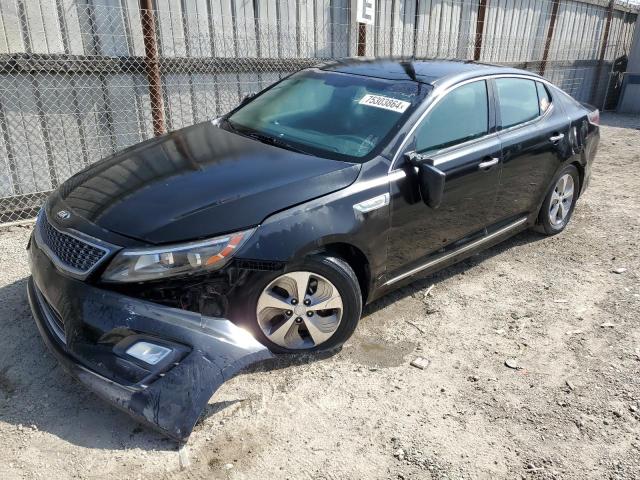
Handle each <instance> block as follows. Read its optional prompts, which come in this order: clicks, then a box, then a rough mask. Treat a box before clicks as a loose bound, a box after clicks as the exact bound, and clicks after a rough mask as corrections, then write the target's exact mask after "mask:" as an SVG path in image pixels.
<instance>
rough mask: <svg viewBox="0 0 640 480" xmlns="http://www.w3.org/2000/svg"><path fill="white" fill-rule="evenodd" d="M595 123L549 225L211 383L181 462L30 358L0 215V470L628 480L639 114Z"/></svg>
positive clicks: (637, 442)
mask: <svg viewBox="0 0 640 480" xmlns="http://www.w3.org/2000/svg"><path fill="white" fill-rule="evenodd" d="M603 123H604V125H605V126H604V127H603V128H602V141H601V147H600V152H599V154H598V158H597V161H596V165H595V169H594V173H593V179H592V183H591V186H590V188H589V190H588V191H587V193H586V194H585V195H584V196H583V197H582V198H581V199H580V202H579V203H578V207H577V209H576V211H575V214H574V217H573V220H572V222H571V224H570V225H569V227H568V228H567V230H566V231H565V232H564V233H563V234H561V235H559V236H556V237H552V238H544V237H540V236H538V235H536V234H534V233H530V232H525V233H523V234H520V235H518V236H516V237H514V238H513V239H511V240H509V241H507V242H506V243H504V244H502V245H500V246H498V247H495V248H492V249H490V250H488V251H486V252H484V253H481V254H479V255H476V256H474V257H472V258H470V259H468V260H466V261H464V262H462V263H461V264H458V265H457V266H454V267H452V268H448V269H446V270H444V271H442V272H440V273H439V274H437V275H434V276H432V277H430V278H427V279H425V280H422V281H419V282H417V283H415V284H413V285H411V286H409V287H407V288H404V289H403V290H401V291H398V292H396V293H394V294H392V295H390V296H388V297H385V298H383V299H382V300H381V301H378V302H376V303H375V304H374V305H372V306H370V307H369V308H367V311H366V312H365V315H364V318H363V319H362V321H361V323H360V326H359V328H358V329H357V331H356V334H355V336H354V337H353V338H352V339H351V340H350V341H349V342H348V343H347V344H346V345H345V347H344V348H343V349H342V351H341V352H339V353H337V354H335V355H333V356H330V357H324V358H319V357H318V356H308V357H306V356H305V357H295V358H288V359H286V360H285V359H281V360H278V361H277V362H274V363H272V364H269V365H266V366H262V367H259V368H256V369H254V370H252V371H250V372H247V373H245V374H243V375H241V376H239V377H236V378H235V379H233V380H231V381H230V382H228V383H226V384H225V385H224V386H223V387H222V388H221V389H220V390H219V391H218V392H217V393H216V394H215V396H214V397H213V398H212V399H211V401H210V404H209V408H208V411H207V414H206V416H205V418H204V420H202V421H201V422H200V423H199V425H198V426H197V427H196V430H195V431H194V433H193V435H192V436H191V439H190V441H189V444H188V447H187V449H186V450H185V451H183V452H182V453H183V454H184V455H183V456H182V458H184V459H186V461H185V462H183V464H182V465H181V462H180V455H178V453H177V449H176V446H175V444H173V443H172V442H170V441H167V440H165V439H163V438H162V437H160V436H159V435H157V434H155V433H153V432H151V431H148V430H146V429H144V428H142V427H140V426H139V425H137V424H135V423H134V422H132V421H131V420H130V419H129V418H128V417H126V416H125V415H124V414H121V413H120V412H118V411H116V410H114V409H113V408H111V407H109V406H107V405H106V404H104V403H102V402H101V401H100V400H99V399H97V398H96V397H95V396H94V395H93V394H91V393H89V392H87V391H86V390H84V389H83V388H81V387H80V386H79V385H77V384H76V383H75V382H74V381H72V380H71V379H69V378H68V377H67V376H66V375H65V374H64V372H63V371H62V370H61V368H60V367H58V366H57V364H56V362H55V361H54V360H53V359H52V357H51V356H50V355H49V354H48V353H47V351H46V350H45V348H44V346H43V344H42V341H41V340H40V338H39V336H38V333H37V331H36V328H35V325H34V322H33V320H32V318H31V314H30V312H29V308H28V306H27V300H26V294H25V287H26V277H27V274H28V272H27V265H26V258H25V252H24V245H25V243H26V241H27V237H28V234H29V227H10V228H5V229H3V230H2V231H0V261H1V264H2V269H1V270H0V332H1V334H0V478H3V479H4V478H7V479H12V478H23V477H25V478H105V477H116V476H117V477H118V478H138V477H140V478H171V479H174V478H175V479H192V478H202V477H207V478H228V479H269V480H271V479H274V478H291V479H302V478H314V479H344V478H354V479H355V478H358V479H359V478H384V479H426V478H509V479H512V478H523V479H529V478H532V479H539V478H575V479H582V478H594V479H595V478H597V479H602V478H620V479H622V478H640V403H639V402H640V375H639V374H640V329H639V328H638V321H639V317H640V282H639V281H638V278H639V274H640V256H639V251H640V249H639V243H640V174H639V173H638V172H639V171H640V117H638V116H635V117H629V116H627V117H625V116H619V115H605V116H603ZM621 268H625V269H626V271H624V273H614V272H613V270H614V269H621ZM432 285H433V288H432V289H431V290H430V292H429V288H430V287H431V286H432ZM418 356H420V357H424V358H425V359H427V360H428V365H427V366H426V368H425V369H419V368H416V367H413V366H411V365H410V362H411V361H412V360H414V359H415V358H416V357H418ZM505 362H507V363H509V364H510V365H511V366H512V367H516V368H509V367H508V366H507V365H506V364H505ZM187 463H188V465H187Z"/></svg>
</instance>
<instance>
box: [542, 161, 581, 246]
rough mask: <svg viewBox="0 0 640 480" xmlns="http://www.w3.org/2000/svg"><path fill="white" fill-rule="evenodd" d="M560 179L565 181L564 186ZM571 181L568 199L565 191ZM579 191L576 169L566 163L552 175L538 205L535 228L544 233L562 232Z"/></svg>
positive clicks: (578, 177)
mask: <svg viewBox="0 0 640 480" xmlns="http://www.w3.org/2000/svg"><path fill="white" fill-rule="evenodd" d="M569 178H570V179H569ZM562 180H565V182H566V183H565V184H564V187H563V186H562ZM571 183H572V187H573V188H572V195H571V198H570V201H569V198H567V192H568V186H569V185H570V184H571ZM563 188H564V189H563ZM579 192H580V175H579V173H578V170H577V169H576V167H575V166H573V165H567V166H566V167H564V168H563V169H562V170H561V171H560V172H559V173H558V174H557V175H556V176H555V177H554V179H553V182H551V187H550V188H549V191H548V192H547V195H546V196H545V198H544V201H543V202H542V206H541V207H540V212H539V213H538V220H537V222H536V226H535V230H536V231H538V232H540V233H542V234H544V235H556V234H558V233H560V232H562V231H563V230H564V229H565V228H566V226H567V224H568V223H569V220H571V215H572V214H573V210H574V208H575V206H576V201H577V200H578V193H579ZM554 212H557V213H554Z"/></svg>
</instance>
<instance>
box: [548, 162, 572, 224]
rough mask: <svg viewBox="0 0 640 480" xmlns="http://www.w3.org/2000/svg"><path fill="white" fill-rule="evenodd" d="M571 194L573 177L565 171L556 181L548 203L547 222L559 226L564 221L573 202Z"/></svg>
mask: <svg viewBox="0 0 640 480" xmlns="http://www.w3.org/2000/svg"><path fill="white" fill-rule="evenodd" d="M573 194H574V181H573V177H572V176H571V175H569V174H568V173H565V174H564V175H562V176H561V177H560V178H559V179H558V181H557V182H556V186H555V187H554V189H553V193H552V194H551V202H550V203H549V222H550V223H551V225H553V226H554V227H559V226H561V225H563V224H564V223H565V222H566V220H567V218H568V216H569V211H570V210H571V205H572V203H573Z"/></svg>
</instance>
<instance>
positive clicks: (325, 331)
mask: <svg viewBox="0 0 640 480" xmlns="http://www.w3.org/2000/svg"><path fill="white" fill-rule="evenodd" d="M342 312H343V306H342V297H341V296H340V293H339V292H338V289H337V288H336V287H335V286H334V285H333V283H331V282H330V281H329V280H327V279H326V278H325V277H323V276H321V275H318V274H316V273H312V272H306V271H297V272H288V273H285V274H283V275H281V276H279V277H278V278H276V279H275V280H273V281H272V282H271V283H269V285H267V286H266V287H265V289H264V290H263V291H262V293H261V294H260V297H259V298H258V304H257V307H256V317H257V319H258V325H259V326H260V329H261V330H262V332H263V333H264V335H265V336H266V337H267V338H268V339H269V340H270V341H272V342H273V343H275V344H276V345H278V346H280V347H283V348H288V349H292V350H300V349H309V348H314V347H317V346H318V345H321V344H322V343H324V342H326V341H327V340H329V339H330V338H331V337H332V336H333V334H334V333H335V332H336V330H337V329H338V327H339V326H340V321H341V320H342Z"/></svg>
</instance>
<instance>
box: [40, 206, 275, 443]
mask: <svg viewBox="0 0 640 480" xmlns="http://www.w3.org/2000/svg"><path fill="white" fill-rule="evenodd" d="M51 229H53V231H51ZM47 230H48V233H47ZM84 241H86V239H85V238H84V237H83V236H81V235H78V234H77V233H71V232H65V231H64V230H59V229H57V228H55V227H54V226H53V225H51V224H50V223H49V222H48V219H47V217H46V214H45V213H44V212H42V213H41V214H40V216H39V218H38V222H37V224H36V227H35V229H34V234H33V236H32V238H31V240H30V242H29V248H28V251H29V261H30V267H31V272H32V278H31V279H30V281H29V285H28V293H29V301H30V304H31V308H32V311H33V314H34V317H35V319H36V323H37V326H38V329H39V331H40V333H41V335H42V337H43V339H44V341H45V343H46V345H47V346H48V348H49V349H50V350H51V351H52V352H53V353H54V355H55V356H56V357H57V359H58V360H59V361H60V363H61V364H62V365H63V366H64V368H65V369H66V370H67V371H68V372H69V373H70V374H71V375H72V376H74V377H75V378H77V379H78V380H79V381H80V382H81V383H82V384H84V385H85V386H87V387H88V388H90V389H91V390H93V391H94V392H95V393H97V394H98V395H99V396H100V397H102V398H104V399H105V400H107V401H109V402H110V403H112V404H113V405H115V406H116V407H118V408H120V409H122V410H124V411H125V412H127V413H128V414H130V415H132V416H133V417H135V418H136V419H137V420H139V421H141V422H143V423H146V424H148V425H150V426H152V427H155V428H157V429H159V430H160V431H162V432H163V433H165V434H166V435H168V436H169V437H171V438H173V439H175V440H177V441H185V440H186V439H187V438H188V436H189V434H190V433H191V431H192V429H193V427H194V425H195V423H196V421H197V420H198V418H199V416H200V415H201V413H202V411H203V409H204V408H205V407H206V405H207V402H208V401H209V399H210V398H211V396H212V394H213V393H214V392H215V391H216V390H217V389H218V388H219V387H220V385H222V383H223V382H224V381H226V380H228V379H229V378H230V377H232V376H233V375H235V374H236V373H238V372H239V371H240V370H241V369H242V368H244V367H246V366H248V365H250V364H252V363H254V362H257V361H260V360H264V359H267V358H270V357H271V353H270V352H269V351H268V350H267V349H266V348H265V347H264V346H263V345H261V344H260V343H259V342H257V341H256V340H255V339H254V338H253V337H252V336H251V335H250V334H248V333H247V332H246V331H244V330H243V329H241V328H239V327H237V326H236V325H234V324H233V323H231V322H230V321H229V320H226V319H224V318H221V317H220V316H212V315H206V314H202V313H201V312H200V311H198V305H199V304H198V303H197V302H196V300H195V299H196V298H199V299H200V300H201V298H202V296H198V294H197V292H199V291H200V290H197V291H196V292H194V291H192V290H193V289H194V288H198V289H203V290H204V291H205V292H207V291H208V292H209V295H210V297H215V299H213V298H212V299H211V300H212V301H211V302H208V305H213V307H211V306H210V307H209V308H212V309H214V310H215V309H221V308H224V305H225V302H226V297H225V292H228V290H229V289H230V288H233V285H229V283H228V282H225V281H223V280H222V279H223V278H224V276H225V275H226V276H229V275H236V276H238V277H243V276H246V275H247V273H246V272H245V271H244V270H243V269H241V268H235V267H233V268H232V267H229V268H227V269H225V272H222V273H219V274H218V275H217V277H214V278H213V279H212V280H211V281H206V279H205V280H203V279H200V280H199V281H196V280H194V279H191V280H190V281H187V282H179V281H176V282H174V284H173V287H172V288H171V289H167V288H166V287H165V288H163V289H161V290H160V291H158V290H157V289H156V288H154V287H153V286H152V287H148V288H143V287H142V286H139V287H138V289H137V290H136V289H133V290H132V292H134V295H135V296H132V295H125V294H123V293H121V292H118V291H117V289H115V290H114V289H110V288H104V286H103V285H100V284H95V282H91V281H87V280H86V279H79V278H74V276H75V277H77V276H78V272H74V271H71V270H69V271H65V267H66V268H69V266H68V265H66V266H65V265H64V264H63V262H62V261H61V258H60V257H65V255H66V254H68V253H69V252H71V251H74V252H75V253H74V254H76V255H80V253H79V252H81V250H78V246H79V245H78V244H77V242H84ZM56 253H57V255H56ZM85 254H86V251H85ZM109 255H112V253H111V252H110V253H109ZM65 260H68V258H65ZM230 269H231V270H234V269H235V273H232V274H230V273H229V272H228V271H227V270H230ZM98 271H99V269H96V272H98ZM243 272H244V273H243ZM237 281H241V278H240V279H238V280H237ZM194 285H197V287H196V286H194ZM225 289H226V290H225ZM145 292H146V293H145ZM145 295H149V296H150V297H153V296H154V295H155V296H158V298H155V299H154V300H155V301H150V300H146V299H145V298H144V296H145ZM188 298H193V299H194V302H196V303H193V304H192V305H182V306H183V307H191V308H190V309H188V308H176V307H177V306H178V304H180V303H181V302H185V301H186V299H188ZM205 298H206V296H205ZM200 300H199V301H200ZM172 303H175V304H176V307H174V306H171V305H172ZM211 313H216V312H211ZM217 313H223V312H222V311H218V312H217Z"/></svg>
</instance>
